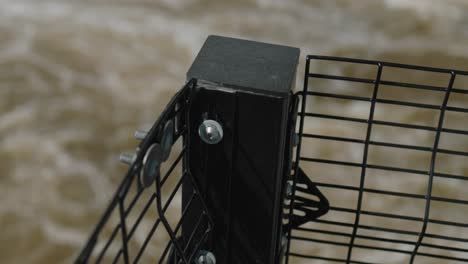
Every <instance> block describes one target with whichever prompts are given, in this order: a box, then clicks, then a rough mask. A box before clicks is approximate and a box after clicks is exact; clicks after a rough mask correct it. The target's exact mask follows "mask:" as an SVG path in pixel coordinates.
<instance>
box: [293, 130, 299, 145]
mask: <svg viewBox="0 0 468 264" xmlns="http://www.w3.org/2000/svg"><path fill="white" fill-rule="evenodd" d="M293 137H294V142H293V144H294V146H297V145H299V141H300V137H299V134H297V133H294V136H293Z"/></svg>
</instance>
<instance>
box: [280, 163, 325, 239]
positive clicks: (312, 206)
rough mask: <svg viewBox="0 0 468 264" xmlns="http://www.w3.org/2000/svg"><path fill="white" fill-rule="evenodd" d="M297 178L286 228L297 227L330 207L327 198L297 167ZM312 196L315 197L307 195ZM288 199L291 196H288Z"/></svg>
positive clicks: (322, 213) (320, 214) (319, 215)
mask: <svg viewBox="0 0 468 264" xmlns="http://www.w3.org/2000/svg"><path fill="white" fill-rule="evenodd" d="M296 176H297V178H296V179H297V180H296V186H294V187H293V188H295V192H293V193H294V204H293V205H292V206H293V209H294V211H293V214H292V215H291V218H290V219H289V223H288V224H287V226H286V230H290V229H291V228H296V227H299V226H301V225H303V224H305V223H307V222H309V221H311V220H314V219H317V218H319V217H321V216H322V215H325V214H326V213H327V212H328V210H329V209H330V204H329V202H328V199H327V198H326V197H325V196H324V195H323V194H322V192H320V190H319V189H318V188H317V186H316V185H315V184H314V183H313V182H312V181H311V180H310V179H309V177H308V176H307V175H306V174H305V173H304V171H303V170H302V169H301V168H300V167H298V168H297V175H296ZM311 195H312V196H313V197H314V198H316V199H310V198H308V197H310V196H311ZM288 198H289V199H290V198H291V197H288Z"/></svg>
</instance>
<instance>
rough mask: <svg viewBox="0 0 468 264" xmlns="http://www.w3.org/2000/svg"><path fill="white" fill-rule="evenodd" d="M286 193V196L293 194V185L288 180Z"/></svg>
mask: <svg viewBox="0 0 468 264" xmlns="http://www.w3.org/2000/svg"><path fill="white" fill-rule="evenodd" d="M286 194H287V196H288V197H290V196H292V194H293V186H292V184H291V183H290V182H288V183H287V185H286Z"/></svg>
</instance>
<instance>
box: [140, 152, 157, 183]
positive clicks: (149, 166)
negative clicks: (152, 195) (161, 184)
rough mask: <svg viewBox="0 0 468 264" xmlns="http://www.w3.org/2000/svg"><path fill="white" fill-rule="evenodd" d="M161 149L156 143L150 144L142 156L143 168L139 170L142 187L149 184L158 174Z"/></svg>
mask: <svg viewBox="0 0 468 264" xmlns="http://www.w3.org/2000/svg"><path fill="white" fill-rule="evenodd" d="M162 156H163V151H162V149H161V146H160V145H159V144H158V143H154V144H153V145H151V146H150V147H149V148H148V150H147V151H146V154H145V156H144V157H143V168H142V169H141V171H140V182H141V184H142V185H143V186H144V187H148V186H150V185H151V184H152V183H153V182H154V180H155V179H156V177H158V176H159V174H160V167H161V163H162Z"/></svg>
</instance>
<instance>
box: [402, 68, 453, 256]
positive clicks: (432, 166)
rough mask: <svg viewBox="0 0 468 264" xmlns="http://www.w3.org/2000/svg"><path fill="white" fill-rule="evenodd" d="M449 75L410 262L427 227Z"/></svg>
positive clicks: (451, 81)
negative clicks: (418, 231) (420, 220)
mask: <svg viewBox="0 0 468 264" xmlns="http://www.w3.org/2000/svg"><path fill="white" fill-rule="evenodd" d="M450 74H451V77H450V82H449V85H448V87H447V91H446V92H445V97H444V101H443V103H442V105H441V107H440V115H439V123H438V125H437V130H436V135H435V140H434V146H433V148H432V156H431V164H430V168H429V182H428V184H427V192H426V208H425V210H424V220H423V221H424V222H423V226H422V229H421V232H420V233H419V236H418V241H417V242H416V245H415V246H414V250H413V253H412V254H411V260H410V263H413V262H414V259H415V257H416V254H417V253H418V249H419V246H421V242H422V240H423V238H424V235H425V234H426V229H427V223H428V220H429V213H430V209H431V196H432V184H433V180H434V170H435V163H436V156H437V149H438V147H439V140H440V133H441V131H442V127H443V125H444V116H445V109H446V108H447V104H448V100H449V97H450V92H451V91H452V87H453V83H454V82H455V77H456V76H457V75H456V74H455V72H453V71H452V72H451V73H450Z"/></svg>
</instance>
